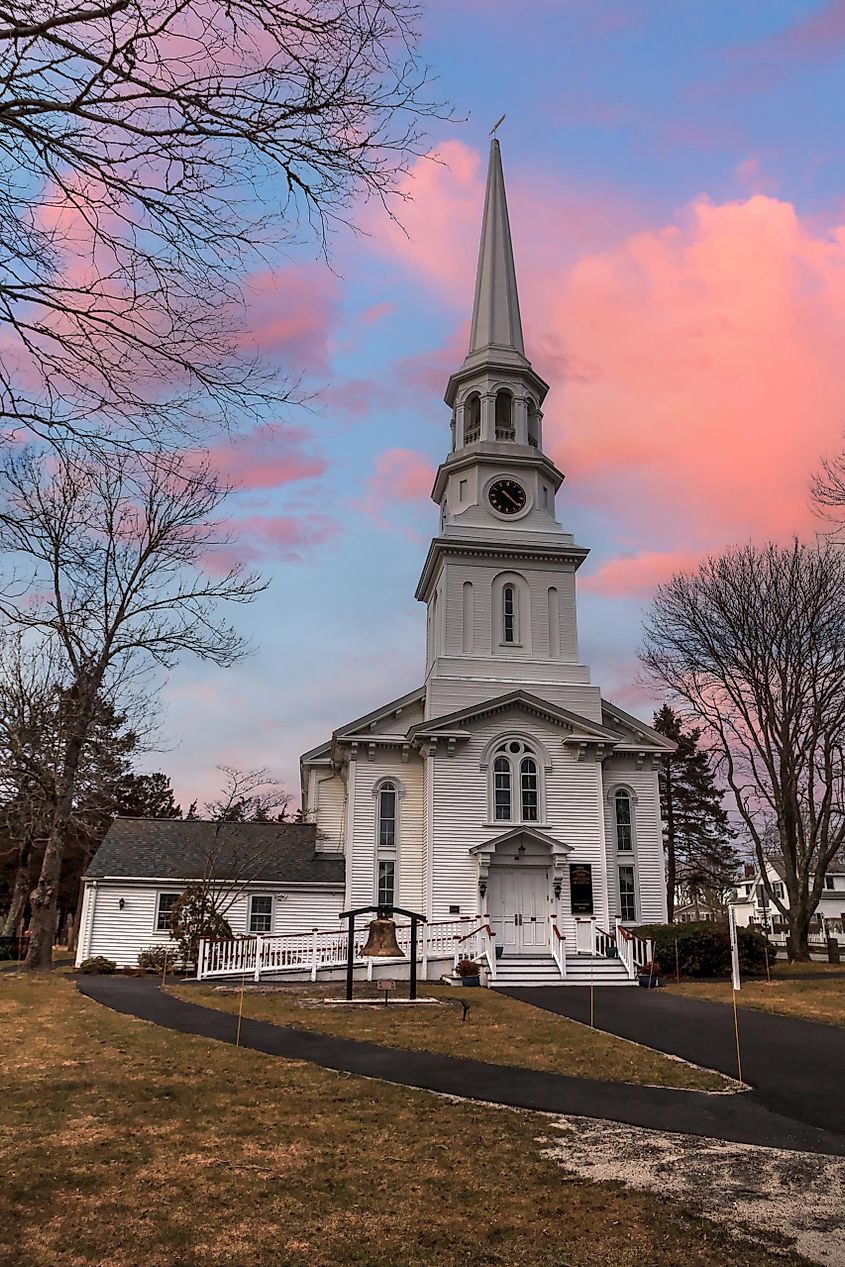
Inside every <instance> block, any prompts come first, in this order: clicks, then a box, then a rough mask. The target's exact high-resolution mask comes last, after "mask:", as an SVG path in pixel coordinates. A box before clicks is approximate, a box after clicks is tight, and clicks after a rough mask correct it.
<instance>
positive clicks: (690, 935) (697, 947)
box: [635, 920, 776, 977]
mask: <svg viewBox="0 0 845 1267" xmlns="http://www.w3.org/2000/svg"><path fill="white" fill-rule="evenodd" d="M635 932H636V934H637V936H638V937H648V938H651V941H652V943H653V946H654V957H655V959H656V960H658V961H659V963H660V965H661V967H662V968H663V971H664V974H665V975H666V976H667V977H673V976H674V975H675V942H676V941H677V944H678V968H679V970H680V973H681V976H682V977H729V976H730V975H731V939H730V934H729V932H728V925H727V923H723V924H722V923H720V924H714V923H710V922H706V921H703V920H702V921H700V922H698V923H688V924H687V923H684V924H644V925H643V926H642V927H641V928H637V929H635ZM737 940H738V943H739V968H740V972H748V973H758V972H765V970H766V940H765V938H764V937H763V935H762V933H760V932H759V930H758V929H756V928H738V929H737ZM775 953H776V952H775V947H774V946H772V945H771V944H770V945H769V963H773V962H774V959H775Z"/></svg>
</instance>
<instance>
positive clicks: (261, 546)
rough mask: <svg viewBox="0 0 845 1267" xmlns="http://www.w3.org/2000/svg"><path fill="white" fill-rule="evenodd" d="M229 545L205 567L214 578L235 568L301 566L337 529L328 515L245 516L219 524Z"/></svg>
mask: <svg viewBox="0 0 845 1267" xmlns="http://www.w3.org/2000/svg"><path fill="white" fill-rule="evenodd" d="M221 531H222V532H224V533H225V532H227V533H228V534H229V535H230V537H231V541H230V543H229V544H227V545H221V546H219V547H218V548H217V549H215V550H213V551H211V552H210V553H209V555H208V557H207V558H206V560H205V566H206V567H207V568H208V570H209V571H210V572H214V573H215V574H217V575H220V574H222V573H225V572H226V571H228V569H229V568H232V567H236V566H238V565H241V564H243V565H246V566H248V567H250V566H253V565H256V566H258V567H259V568H260V569H262V570H263V569H265V568H267V567H270V568H272V565H273V564H274V563H302V562H303V561H304V560H305V559H306V558H307V557H308V555H310V554H311V553H312V552H313V551H314V550H316V549H317V548H318V547H319V546H321V545H325V543H326V542H327V541H331V540H332V539H333V538H334V537H335V536H336V535H337V532H338V525H337V524H336V523H335V521H334V520H333V519H330V518H329V517H328V516H327V515H319V514H302V515H248V516H244V517H243V518H239V519H230V520H227V521H226V522H225V523H223V524H221Z"/></svg>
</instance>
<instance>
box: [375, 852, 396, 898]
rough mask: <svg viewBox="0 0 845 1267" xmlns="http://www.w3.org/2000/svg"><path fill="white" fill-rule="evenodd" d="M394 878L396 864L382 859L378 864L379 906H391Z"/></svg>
mask: <svg viewBox="0 0 845 1267" xmlns="http://www.w3.org/2000/svg"><path fill="white" fill-rule="evenodd" d="M395 878H396V863H395V862H391V861H390V860H389V859H384V860H383V861H382V862H380V863H379V864H378V898H377V901H378V904H379V906H392V905H393V889H394V881H395Z"/></svg>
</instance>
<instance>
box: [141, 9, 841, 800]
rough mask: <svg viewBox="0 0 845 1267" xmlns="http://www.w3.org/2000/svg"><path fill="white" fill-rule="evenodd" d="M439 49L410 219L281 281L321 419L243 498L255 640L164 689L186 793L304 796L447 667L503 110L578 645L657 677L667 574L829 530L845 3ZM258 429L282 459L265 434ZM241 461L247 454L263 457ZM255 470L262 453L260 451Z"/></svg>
mask: <svg viewBox="0 0 845 1267" xmlns="http://www.w3.org/2000/svg"><path fill="white" fill-rule="evenodd" d="M422 52H423V56H424V57H425V59H426V60H427V61H428V62H429V63H430V64H431V66H432V69H433V71H434V72H435V73H436V74H437V76H438V79H437V83H436V86H435V90H434V91H435V92H436V95H437V96H439V97H442V98H444V99H447V100H449V101H451V102H452V103H453V104H454V107H455V114H456V119H455V121H453V122H442V123H438V122H435V123H434V124H433V125H432V127H431V129H430V144H431V150H432V152H434V153H435V154H436V155H437V156H438V157H439V159H440V163H439V164H438V163H434V162H432V161H430V160H421V161H420V162H418V163H416V164H415V165H414V167H413V170H412V173H411V175H410V176H409V179H408V181H407V182H406V184H405V192H406V193H408V195H409V196H410V197H411V199H412V200H413V201H411V202H409V203H406V204H405V205H403V206H399V207H397V213H398V215H399V217H400V219H401V220H402V221H403V223H404V224H405V227H406V230H407V234H408V237H407V238H404V237H402V235H400V234H399V233H398V232H397V231H396V229H395V228H394V227H392V226H391V225H390V223H389V221H388V220H387V219H386V217H385V216H384V215H383V214H382V213H380V212H379V211H377V210H376V208H374V207H363V206H362V207H361V208H360V209H359V212H358V215H357V221H358V223H359V225H360V226H361V227H362V228H363V229H364V230H365V231H366V236H356V235H354V234H352V233H351V232H348V231H344V232H340V233H338V234H337V235H336V237H335V240H334V243H333V253H332V270H331V271H330V270H329V269H328V268H327V267H326V265H325V264H323V263H321V262H320V260H319V259H318V257H317V255H316V252H315V251H314V250H313V249H310V248H309V247H308V246H307V245H304V246H303V248H302V250H301V251H300V253H299V254H298V255H297V256H295V257H292V258H290V259H288V260H287V261H284V262H282V263H281V264H280V265H279V267H278V269H277V270H276V273H275V275H274V277H273V278H272V281H271V282H268V281H267V279H266V278H257V279H255V284H254V287H253V295H254V302H253V305H252V308H251V320H252V328H253V332H254V334H255V336H256V338H257V339H258V341H259V343H260V344H261V346H262V347H263V348H264V349H265V352H267V353H268V354H269V355H270V357H271V358H272V359H274V360H275V361H276V362H277V364H278V365H279V366H280V367H281V368H283V369H286V370H288V371H289V372H290V373H291V374H294V375H295V374H298V373H300V372H302V373H304V374H305V375H306V380H307V382H308V384H309V386H310V387H312V388H313V389H314V390H316V391H318V392H319V395H318V397H317V399H316V401H315V405H314V408H313V409H311V410H307V411H304V410H294V411H291V412H290V413H289V414H288V415H286V416H285V417H284V418H280V420H279V421H280V424H281V425H280V427H279V429H278V435H277V436H276V437H275V438H274V439H273V440H272V442H271V441H267V442H266V444H265V441H264V439H262V452H263V450H264V449H265V448H266V452H267V454H269V456H270V461H271V464H272V462H273V461H275V462H277V464H278V477H277V478H271V477H269V476H268V477H267V478H266V479H260V478H259V479H253V478H252V477H251V475H250V471H251V470H253V468H254V467H255V464H254V463H253V464H252V466H251V465H250V463H249V462H241V463H240V465H239V460H238V459H237V458H236V457H233V459H232V469H233V471H234V473H235V475H236V477H238V476H240V475H241V474H243V477H244V478H243V483H244V485H245V486H244V488H243V491H242V492H241V493H239V494H238V497H237V499H236V504H235V506H234V507H233V522H234V524H235V527H236V530H237V531H238V532H239V533H240V536H241V546H240V547H238V548H240V549H242V551H243V553H244V557H247V558H250V559H251V560H252V559H254V560H255V561H256V562H257V563H258V564H259V565H260V566H261V568H262V569H263V570H264V571H265V572H266V573H267V574H269V575H270V577H271V580H272V584H271V586H270V588H269V590H268V591H267V593H266V594H265V595H263V596H262V597H261V598H260V599H259V601H258V602H257V603H256V604H255V605H254V606H253V607H252V608H251V609H248V610H246V611H241V612H239V613H238V614H237V615H238V622H239V626H240V627H241V628H242V629H243V631H244V632H245V633H247V634H248V635H249V636H250V638H251V639H252V641H253V644H254V647H255V651H254V654H253V655H251V656H250V657H249V659H248V660H246V661H244V663H243V664H242V665H240V666H239V667H237V668H236V669H233V670H228V671H225V672H224V671H221V670H216V669H213V668H211V667H209V666H205V665H200V664H196V663H190V662H188V661H186V662H185V663H184V664H183V665H182V666H181V667H180V668H179V669H178V670H177V671H176V672H175V673H173V674H172V676H171V677H170V678H169V679H168V681H167V682H166V683H165V684H164V686H163V689H162V692H161V700H160V703H161V705H162V708H161V718H162V747H163V749H165V750H164V751H162V752H161V753H153V754H150V756H149V759H148V762H147V764H148V765H149V767H150V768H162V769H165V770H167V771H168V772H169V773H170V774H171V775H172V777H173V779H174V783H175V785H176V788H177V792H178V794H179V795H180V796H181V797H182V799H183V801H184V802H187V801H188V800H190V799H191V798H192V797H193V796H199V797H200V798H202V797H203V796H205V795H208V794H211V793H212V792H213V790H214V788H215V785H216V781H217V776H216V774H215V766H216V765H218V764H220V763H227V764H235V765H238V766H242V767H247V766H256V765H266V766H267V767H269V768H270V769H271V770H272V771H273V772H274V773H275V774H276V775H277V776H278V777H279V778H280V779H281V780H282V782H283V784H284V785H285V786H286V787H287V788H289V789H290V790H291V791H293V792H294V793H296V791H297V786H298V769H297V758H298V755H299V753H300V752H301V751H304V750H306V749H307V748H309V747H311V746H313V745H314V744H316V743H318V742H320V741H321V740H322V739H323V738H325V737H328V735H329V734H330V733H331V730H332V729H333V728H334V727H335V726H337V725H339V724H341V723H342V722H344V721H347V720H349V719H351V718H353V717H354V716H356V715H358V714H360V713H363V712H366V711H368V710H369V709H370V708H372V707H375V706H376V705H378V704H380V703H382V702H384V701H385V700H387V699H389V698H391V697H392V696H394V695H399V694H401V693H403V692H404V691H406V690H410V689H412V688H413V687H415V686H417V685H418V684H419V683H420V682H421V681H422V674H423V654H424V621H423V611H422V609H421V607H420V605H419V604H417V603H415V601H414V598H413V592H414V588H415V584H416V580H417V577H418V574H419V569H420V567H421V564H422V560H423V558H424V555H425V551H426V549H427V544H428V540H429V538H430V537H431V535H432V534H434V533H435V532H436V528H437V512H436V508H435V507H434V505H433V504H432V503H431V502H430V500H428V498H427V496H426V493H427V488H428V487H430V483H429V479H430V471H431V470H432V469H433V468H434V467H435V466H436V464H437V462H438V461H439V460H441V459H442V458H443V457H444V456H445V454H446V452H447V449H448V442H449V413H448V410H447V409H446V406H445V405H444V404H443V403H442V393H443V389H444V388H445V385H446V378H447V376H448V373H449V371H450V370H451V369H452V368H457V366H458V364H459V363H460V361H461V360H462V358H463V354H464V350H465V348H464V343H465V334H466V330H465V327H466V323H467V320H468V317H469V309H470V305H471V298H472V275H473V272H474V265H475V251H476V245H477V234H478V227H479V221H480V213H481V190H482V182H483V177H484V165H485V163H486V152H487V145H488V133H489V129H490V126H491V124H492V123H493V122H494V121H495V120H496V119H497V118H498V117H499V116H500V115H501V114H502V113H504V112H507V118H506V120H505V123H504V124H503V125H502V127H501V130H500V133H499V135H500V139H501V143H502V150H503V157H504V163H505V175H506V181H507V185H508V192H509V199H510V205H511V221H512V229H513V234H514V243H515V252H516V257H517V272H518V277H519V282H520V293H521V300H522V308H523V319H524V323H525V326H526V337H527V352H528V355H529V356H530V357H531V358H532V360H533V362H534V364H535V366H536V368H537V369H538V371H539V372H540V373H541V374H543V375H544V377H546V378H547V379H548V380H549V381H550V383H551V385H552V391H551V393H550V396H549V400H548V402H547V410H546V421H547V432H546V434H547V438H548V444H547V447H548V448H549V449H550V451H551V453H552V456H553V457H554V458H555V460H556V461H557V462H558V465H560V466H561V469H563V470H564V472H566V474H567V482H566V484H565V485H564V489H563V491H562V494H561V496H560V499H559V504H558V517H559V518H560V519H561V521H562V523H563V524H564V527H565V528H567V529H569V530H572V531H574V532H575V534H576V538H577V539H578V540H579V541H580V542H581V543H582V544H584V545H587V546H589V547H590V548H591V551H592V553H591V556H590V559H589V560H588V562H587V563H586V564H585V565H584V568H583V569H582V572H581V574H580V575H581V577H582V578H583V583H582V585H581V591H580V600H579V612H580V630H581V644H582V657H583V658H584V659H585V660H586V661H587V663H589V664H590V665H591V666H592V669H593V677H594V680H595V681H597V682H599V684H601V685H602V686H603V687H605V688H606V690H607V694H608V695H609V696H610V698H613V699H616V700H617V701H618V702H619V703H620V704H622V705H623V706H626V707H629V708H634V709H639V711H640V712H642V713H643V715H646V716H647V715H648V713H649V712H650V709H651V706H652V704H653V703H654V702H655V701H654V700H653V699H652V698H651V697H650V695H649V694H648V691H647V690H646V689H645V688H644V687H643V686H641V685H637V683H636V680H635V678H636V672H637V670H636V656H635V652H636V647H637V643H638V640H639V634H640V618H641V612H642V608H643V605H644V604H645V603H647V602H648V598H649V595H650V593H651V592H653V588H654V585H655V584H656V583H658V582H659V581H660V580H661V579H665V577H666V576H668V575H670V574H671V572H672V571H673V570H674V569H675V568H676V567H678V566H688V565H694V563H695V561H696V559H697V558H699V557H701V554H702V553H703V552H706V551H708V550H713V549H719V548H721V547H723V546H724V545H727V544H731V543H733V542H735V541H738V540H746V539H748V538H752V539H765V538H767V537H770V536H772V537H783V536H784V535H788V534H789V533H790V532H792V531H797V532H807V531H812V521H811V519H810V517H809V511H808V508H807V499H806V485H807V481H808V479H809V476H810V473H811V471H812V469H813V466H814V465H815V463H816V462H817V460H818V457H819V455H820V454H821V453H824V452H828V451H830V450H831V447H833V446H836V445H837V444H838V443H839V437H840V434H841V430H842V425H843V421H842V420H843V418H845V388H843V386H842V385H841V384H840V382H839V378H840V367H841V365H842V364H843V360H842V353H843V351H845V349H843V347H842V346H841V344H842V334H841V333H840V332H841V331H842V330H845V249H843V243H845V230H843V229H840V227H839V226H840V225H842V224H845V212H843V203H842V196H843V189H844V188H845V184H843V179H842V172H843V171H845V164H843V157H845V155H843V140H842V135H841V120H842V118H843V115H845V88H843V83H845V78H844V77H843V73H842V72H843V60H845V3H821V4H820V3H817V2H814V3H810V2H808V0H804V2H801V0H766V2H765V3H760V2H759V0H747V2H745V3H739V2H737V0H735V2H733V3H727V2H722V0H706V2H704V0H702V2H701V3H698V2H686V0H685V2H684V3H681V4H678V3H676V2H673V0H663V2H662V3H657V2H656V0H654V2H651V3H634V2H625V3H600V2H596V0H591V2H590V3H582V2H581V0H572V2H566V0H561V2H558V3H552V2H548V3H547V2H546V0H525V2H524V3H523V4H521V5H519V6H514V5H511V4H505V3H504V2H503V0H472V2H470V0H460V2H457V3H455V2H451V0H450V2H448V3H447V2H446V0H435V2H433V3H429V4H427V5H425V6H424V15H423V22H422ZM258 451H259V450H258V448H256V453H258ZM242 456H243V451H242ZM241 467H243V471H242V470H241Z"/></svg>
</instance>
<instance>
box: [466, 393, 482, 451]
mask: <svg viewBox="0 0 845 1267" xmlns="http://www.w3.org/2000/svg"><path fill="white" fill-rule="evenodd" d="M480 436H481V397H480V396H479V394H478V392H473V393H472V394H471V395H470V396H467V399H466V403H465V405H464V444H472V443H473V442H474V441H475V440H478V439H479V438H480Z"/></svg>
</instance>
